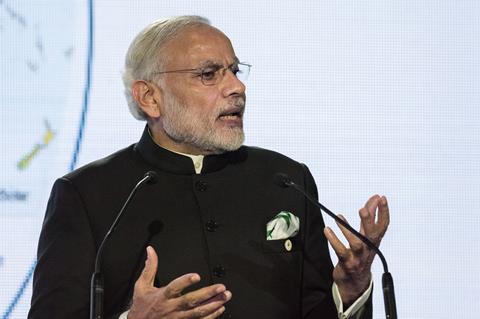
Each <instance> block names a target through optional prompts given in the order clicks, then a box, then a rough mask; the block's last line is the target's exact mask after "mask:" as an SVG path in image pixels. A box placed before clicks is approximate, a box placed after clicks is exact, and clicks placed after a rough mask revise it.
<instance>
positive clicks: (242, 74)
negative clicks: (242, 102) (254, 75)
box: [237, 63, 250, 82]
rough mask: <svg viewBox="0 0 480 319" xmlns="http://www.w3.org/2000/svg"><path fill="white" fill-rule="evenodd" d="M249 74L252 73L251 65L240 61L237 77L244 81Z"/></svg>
mask: <svg viewBox="0 0 480 319" xmlns="http://www.w3.org/2000/svg"><path fill="white" fill-rule="evenodd" d="M249 74H250V65H248V64H243V63H239V64H238V72H237V78H238V79H239V80H240V81H242V82H244V81H246V80H247V79H248V75H249Z"/></svg>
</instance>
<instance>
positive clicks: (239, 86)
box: [222, 69, 246, 97]
mask: <svg viewBox="0 0 480 319" xmlns="http://www.w3.org/2000/svg"><path fill="white" fill-rule="evenodd" d="M222 82H223V83H222V85H223V87H222V92H223V96H224V97H228V96H230V95H243V94H245V89H246V87H245V84H243V82H242V81H240V80H239V79H238V78H237V76H236V75H235V74H234V73H233V72H232V71H231V70H230V69H227V71H226V72H225V75H224V76H223V81H222Z"/></svg>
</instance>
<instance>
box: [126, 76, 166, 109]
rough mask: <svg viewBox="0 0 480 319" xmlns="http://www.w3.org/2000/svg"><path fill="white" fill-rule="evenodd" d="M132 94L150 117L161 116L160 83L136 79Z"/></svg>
mask: <svg viewBox="0 0 480 319" xmlns="http://www.w3.org/2000/svg"><path fill="white" fill-rule="evenodd" d="M132 96H133V98H134V99H135V101H136V102H137V104H138V105H139V106H140V108H141V109H142V110H143V111H144V112H145V113H146V114H147V115H148V116H149V117H151V118H158V117H159V116H160V106H161V105H160V103H161V101H162V90H161V88H160V87H159V86H158V85H155V84H154V83H151V82H147V81H143V80H138V81H135V82H133V84H132Z"/></svg>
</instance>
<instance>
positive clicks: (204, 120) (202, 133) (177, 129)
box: [162, 93, 245, 154]
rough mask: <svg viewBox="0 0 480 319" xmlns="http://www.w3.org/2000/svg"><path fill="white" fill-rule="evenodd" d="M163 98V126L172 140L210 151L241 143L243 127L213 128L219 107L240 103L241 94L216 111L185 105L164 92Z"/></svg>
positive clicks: (217, 150)
mask: <svg viewBox="0 0 480 319" xmlns="http://www.w3.org/2000/svg"><path fill="white" fill-rule="evenodd" d="M164 102H165V104H164V105H165V109H164V111H165V112H164V114H163V119H162V123H163V129H164V131H165V133H166V134H167V135H168V136H169V137H170V138H171V139H172V140H173V141H175V142H177V143H182V144H187V145H191V146H194V147H196V148H198V149H200V150H202V151H205V152H206V153H213V154H221V153H224V152H228V151H234V150H237V149H238V148H240V146H242V144H243V142H244V140H245V135H244V133H243V128H241V127H223V128H215V121H216V120H217V118H218V116H219V115H220V114H221V112H222V111H224V110H225V109H227V108H228V107H231V106H232V105H235V106H241V107H244V106H245V99H244V98H243V97H238V98H237V99H236V100H233V101H232V103H231V104H232V105H226V106H224V107H222V108H220V109H219V110H218V111H217V113H216V114H206V113H205V112H200V111H199V110H200V108H198V107H197V108H196V107H191V106H188V105H185V104H184V103H182V102H181V101H179V100H178V99H177V98H176V97H175V96H173V94H168V93H167V94H166V95H165V101H164ZM195 110H197V112H195Z"/></svg>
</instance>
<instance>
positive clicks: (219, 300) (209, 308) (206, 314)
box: [180, 290, 232, 318]
mask: <svg viewBox="0 0 480 319" xmlns="http://www.w3.org/2000/svg"><path fill="white" fill-rule="evenodd" d="M231 298H232V293H231V292H230V291H228V290H226V291H224V292H222V293H220V294H217V295H216V296H215V297H214V298H211V299H209V300H208V301H206V302H205V303H203V304H201V305H199V306H197V307H195V308H193V309H188V310H185V311H182V312H181V315H180V317H183V318H216V317H217V316H218V315H217V314H221V313H222V312H223V311H224V310H225V309H223V310H221V309H222V308H225V307H224V305H225V303H226V302H228V301H229V300H230V299H231ZM218 311H220V312H218Z"/></svg>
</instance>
